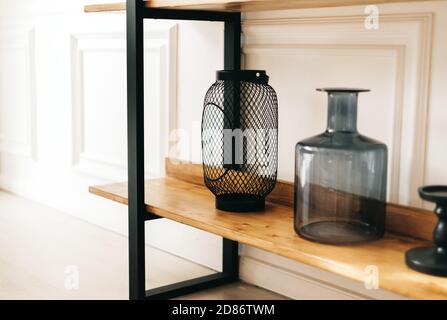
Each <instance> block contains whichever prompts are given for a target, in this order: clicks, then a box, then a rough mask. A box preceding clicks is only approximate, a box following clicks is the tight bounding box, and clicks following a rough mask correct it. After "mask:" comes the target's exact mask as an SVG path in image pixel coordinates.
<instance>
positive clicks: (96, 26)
mask: <svg viewBox="0 0 447 320" xmlns="http://www.w3.org/2000/svg"><path fill="white" fill-rule="evenodd" d="M85 2H88V1H68V0H67V1H50V0H33V1H25V0H20V1H6V2H4V1H2V2H1V3H0V6H3V7H0V16H1V15H2V14H3V15H5V17H0V18H1V19H0V21H1V25H0V27H1V31H0V52H1V54H2V59H0V61H1V62H0V63H1V64H2V65H1V68H0V70H1V78H0V110H1V114H0V152H1V155H0V186H1V187H2V188H4V189H7V190H10V191H13V192H15V193H18V194H20V195H23V196H25V197H28V198H31V199H34V200H37V201H39V202H42V203H45V204H47V205H49V206H53V207H56V208H58V209H62V210H64V211H66V212H68V213H70V214H72V215H75V216H77V217H79V218H81V219H85V220H87V221H90V222H93V223H95V224H98V225H101V226H103V227H105V228H108V229H111V230H114V231H117V232H120V233H123V234H126V233H127V215H126V211H127V210H126V208H125V207H124V206H120V205H116V204H113V203H110V202H109V201H107V200H103V199H101V198H97V197H94V196H91V195H89V194H88V193H87V187H88V186H89V185H92V184H101V183H107V182H111V181H118V180H123V179H125V172H126V171H125V167H126V163H125V162H126V159H125V154H126V147H125V130H126V129H125V121H124V120H125V107H124V106H125V101H126V100H125V55H124V45H125V42H124V30H125V24H124V15H123V14H89V15H87V14H83V13H82V3H85ZM90 2H98V1H90ZM31 3H32V6H31V9H32V10H30V12H29V18H28V19H23V20H22V19H14V18H13V17H14V14H12V13H11V10H15V11H16V12H21V11H20V10H18V9H19V5H20V4H22V5H27V8H30V7H29V5H30V4H31ZM379 8H380V13H381V17H380V29H379V30H365V29H364V26H363V21H364V17H365V15H364V13H363V10H364V7H345V8H331V9H311V10H299V11H287V12H281V11H276V12H263V13H251V14H248V15H246V17H245V22H244V27H243V31H244V60H245V67H246V68H260V69H266V70H267V72H268V74H269V75H270V76H271V84H272V86H273V87H274V88H275V89H276V91H277V92H278V97H279V178H280V179H283V180H292V177H293V161H294V148H293V147H294V145H295V143H296V142H297V141H299V140H301V139H303V138H305V137H307V136H310V135H313V134H316V133H319V132H321V131H322V130H323V129H324V126H325V121H326V97H325V96H324V94H321V93H317V92H315V90H314V89H315V88H317V87H324V86H355V87H366V88H370V89H372V92H371V93H366V94H362V96H361V98H360V110H359V128H360V130H361V131H362V133H364V134H366V135H369V136H371V137H374V138H377V139H379V140H382V141H384V142H386V143H387V144H388V146H389V148H390V162H389V167H390V173H389V199H390V200H391V201H394V202H399V203H403V204H411V205H416V206H421V205H422V203H421V202H420V200H419V199H418V197H417V194H416V188H417V187H418V186H420V185H422V184H429V183H430V184H431V183H444V184H445V181H446V180H447V170H445V168H444V166H443V164H444V162H445V161H444V160H443V159H444V158H446V156H447V154H446V150H447V149H446V148H445V136H446V128H445V122H446V120H447V111H446V108H445V105H444V101H447V92H446V91H445V90H444V88H443V85H444V84H445V83H446V75H447V60H446V59H445V57H446V56H447V42H446V41H445V37H446V34H445V30H447V2H435V1H434V2H424V3H412V4H395V5H383V6H379ZM7 10H9V11H7ZM6 12H8V13H7V14H5V13H6ZM146 31H147V34H146V38H147V39H152V41H149V42H148V44H147V49H146V50H147V51H146V57H150V61H151V62H150V63H149V65H148V70H146V79H148V80H147V88H146V92H150V98H149V99H148V101H147V110H150V111H149V112H148V114H151V117H150V119H147V123H148V128H150V130H151V131H150V132H148V134H149V135H150V138H149V139H147V140H148V143H149V144H151V146H150V147H151V150H156V151H157V152H153V153H151V154H150V155H148V164H147V168H148V169H149V170H148V175H157V174H160V173H162V172H160V168H161V165H160V164H161V162H160V161H161V159H162V158H163V157H164V155H165V154H166V153H167V149H168V145H167V141H168V135H169V132H170V130H171V129H174V128H177V129H179V130H177V132H175V133H172V134H171V135H170V137H169V139H170V140H171V142H172V143H173V145H174V146H175V147H176V148H174V150H173V152H172V153H173V155H176V156H180V157H182V158H185V159H191V160H194V161H197V162H198V161H200V131H199V127H200V120H201V119H200V117H201V110H202V102H203V96H204V93H205V91H206V89H207V88H208V87H209V85H210V84H211V83H212V82H213V81H214V76H215V75H214V71H215V70H217V69H220V68H222V66H223V56H222V51H223V41H222V36H223V27H222V25H221V24H219V23H202V22H181V23H176V22H167V23H160V22H158V23H156V24H154V23H148V24H147V26H146ZM158 83H159V84H160V85H159V86H158V85H157V84H158ZM105 113H107V117H104V114H105ZM12 124H13V125H12ZM185 132H186V133H188V134H187V135H186V136H187V137H186V138H185V135H184V134H182V133H185ZM153 137H154V138H153ZM179 137H180V138H181V139H179ZM171 151H172V150H171ZM148 234H149V236H148V237H149V239H148V241H149V242H150V243H152V244H154V245H156V246H158V247H161V248H163V249H165V250H168V251H170V252H173V253H175V254H178V255H182V256H185V257H187V258H189V259H192V260H194V261H197V262H199V263H203V264H205V265H208V266H211V267H213V268H216V269H218V267H219V264H220V248H221V243H220V239H219V238H218V237H214V236H212V235H208V234H205V233H203V232H198V231H195V230H194V229H191V228H188V227H184V226H181V225H178V224H175V223H169V222H165V221H157V222H154V223H151V227H150V230H149V232H148ZM204 253H205V254H204ZM240 254H241V277H242V279H244V280H247V281H249V282H253V283H255V284H258V285H260V286H264V287H266V288H269V289H272V290H275V291H278V292H280V293H282V294H285V295H289V296H291V297H295V298H313V297H325V298H328V299H329V298H344V299H345V298H346V299H348V298H349V299H350V298H355V299H358V298H367V297H373V298H374V297H382V298H393V297H395V296H394V295H391V294H388V293H384V292H383V291H367V290H365V289H364V288H363V286H362V284H359V283H357V282H353V281H349V280H346V279H344V278H341V277H337V276H333V275H331V274H329V273H326V272H323V271H320V270H317V269H315V268H310V267H307V266H304V265H301V264H298V263H295V262H293V261H290V260H287V259H283V258H280V257H276V256H274V255H271V254H267V253H265V252H262V251H260V250H255V249H253V248H250V247H247V246H241V249H240ZM311 293H314V294H315V295H312V294H311Z"/></svg>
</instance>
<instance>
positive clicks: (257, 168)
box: [202, 70, 278, 212]
mask: <svg viewBox="0 0 447 320" xmlns="http://www.w3.org/2000/svg"><path fill="white" fill-rule="evenodd" d="M268 80H269V77H268V76H267V74H266V72H265V71H261V70H237V71H218V72H217V81H216V82H215V83H214V84H213V85H212V86H211V88H210V89H209V90H208V92H207V94H206V96H205V102H204V109H203V116H202V159H203V170H204V177H205V185H206V186H207V187H208V189H210V190H211V192H212V193H213V194H214V195H215V196H216V207H217V208H218V209H221V210H226V211H241V212H242V211H258V210H263V209H264V206H265V197H266V196H267V195H268V194H269V193H270V192H271V191H272V190H273V188H274V186H275V184H276V175H277V165H278V101H277V97H276V93H275V91H274V90H273V88H272V87H271V86H269V85H268Z"/></svg>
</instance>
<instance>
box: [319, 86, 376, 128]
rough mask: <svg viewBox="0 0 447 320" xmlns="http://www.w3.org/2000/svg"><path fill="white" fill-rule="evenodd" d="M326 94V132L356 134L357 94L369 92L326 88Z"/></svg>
mask: <svg viewBox="0 0 447 320" xmlns="http://www.w3.org/2000/svg"><path fill="white" fill-rule="evenodd" d="M318 90H319V91H324V92H327V93H328V99H329V102H328V117H327V129H326V131H327V132H345V133H357V102H358V94H359V92H365V91H369V90H364V89H345V88H326V89H318Z"/></svg>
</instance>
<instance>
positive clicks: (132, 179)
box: [127, 0, 145, 300]
mask: <svg viewBox="0 0 447 320" xmlns="http://www.w3.org/2000/svg"><path fill="white" fill-rule="evenodd" d="M143 9H144V3H143V1H142V0H127V143H128V179H129V180H128V181H129V185H128V197H129V298H130V299H131V300H136V299H144V298H145V245H144V221H145V220H144V213H145V204H144V90H143V89H144V73H143V70H144V58H143V22H144V20H143Z"/></svg>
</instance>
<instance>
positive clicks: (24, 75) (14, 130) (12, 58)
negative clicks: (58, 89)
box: [0, 29, 37, 159]
mask: <svg viewBox="0 0 447 320" xmlns="http://www.w3.org/2000/svg"><path fill="white" fill-rule="evenodd" d="M35 68H36V66H35V31H34V29H30V30H9V31H2V33H0V70H1V74H0V90H1V91H0V152H6V153H10V154H14V155H20V156H25V157H29V158H31V159H35V158H36V156H37V140H36V139H37V137H36V83H35V80H36V77H35Z"/></svg>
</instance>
